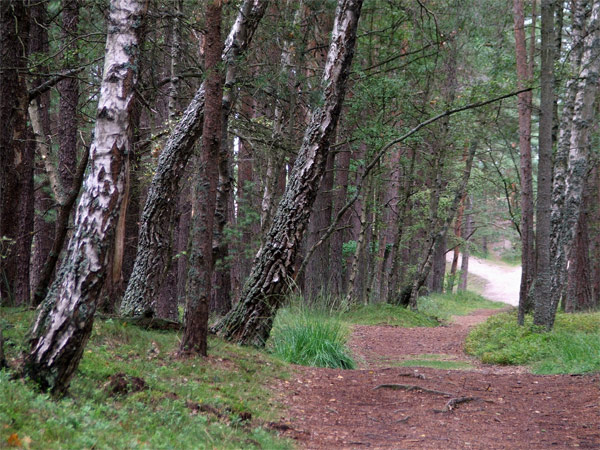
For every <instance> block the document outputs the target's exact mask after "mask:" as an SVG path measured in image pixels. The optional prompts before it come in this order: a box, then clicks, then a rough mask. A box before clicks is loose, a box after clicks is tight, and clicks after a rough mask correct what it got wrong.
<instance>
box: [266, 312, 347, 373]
mask: <svg viewBox="0 0 600 450" xmlns="http://www.w3.org/2000/svg"><path fill="white" fill-rule="evenodd" d="M348 334H349V329H348V327H347V326H346V325H345V324H344V323H342V321H341V320H340V319H339V318H338V317H336V316H335V315H332V314H327V313H325V312H323V311H319V310H309V309H307V308H297V307H290V308H286V309H283V310H281V311H280V312H279V313H278V314H277V317H276V319H275V323H274V324H273V330H272V332H271V339H270V341H269V342H268V348H269V349H271V350H272V352H273V353H274V354H275V355H276V356H278V357H279V358H281V359H283V360H284V361H287V362H290V363H294V364H300V365H303V366H313V367H330V368H339V369H354V367H355V366H356V364H355V362H354V360H353V359H352V356H351V355H350V351H349V350H348V348H347V347H346V340H347V339H348Z"/></svg>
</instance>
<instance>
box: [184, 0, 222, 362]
mask: <svg viewBox="0 0 600 450" xmlns="http://www.w3.org/2000/svg"><path fill="white" fill-rule="evenodd" d="M221 9H222V8H221V0H212V1H210V2H209V3H208V5H207V6H206V33H205V41H204V44H205V47H204V60H205V70H206V73H207V74H208V75H207V77H206V81H205V82H204V83H205V85H206V94H205V95H206V100H205V106H204V113H205V114H204V124H203V126H202V154H201V157H200V167H199V170H198V173H197V175H196V176H197V177H198V180H197V181H196V184H195V186H194V187H195V195H194V197H195V198H194V200H195V202H196V207H197V211H196V214H194V216H193V217H192V228H191V237H190V242H191V245H190V256H189V261H188V263H189V272H188V280H187V293H186V305H185V315H184V328H183V336H182V338H181V344H180V346H179V352H180V354H183V355H196V354H199V355H202V356H207V354H208V353H207V334H208V307H209V302H210V294H211V288H212V276H213V267H214V264H213V263H214V261H213V227H214V224H215V206H216V201H217V185H218V183H219V154H220V153H221V139H222V138H223V135H222V116H221V99H222V97H223V75H222V73H221V70H220V68H219V64H220V62H221V52H222V49H223V44H222V42H221Z"/></svg>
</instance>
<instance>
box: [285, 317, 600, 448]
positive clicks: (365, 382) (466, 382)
mask: <svg viewBox="0 0 600 450" xmlns="http://www.w3.org/2000/svg"><path fill="white" fill-rule="evenodd" d="M492 313H493V311H477V312H475V313H474V314H472V315H470V316H467V317H463V318H459V319H458V320H457V321H456V322H455V323H454V324H453V325H452V326H449V327H440V328H409V329H407V328H394V327H380V326H375V327H368V326H357V327H355V329H354V333H353V336H352V339H351V343H350V345H351V348H352V350H353V352H354V354H355V355H356V356H357V358H358V359H360V360H361V369H359V370H345V371H342V370H332V369H315V368H307V367H296V368H295V372H294V375H293V376H292V378H291V379H290V380H288V381H285V382H282V383H281V384H280V386H278V392H279V394H278V395H280V397H281V399H282V400H283V402H284V403H285V404H286V405H287V406H288V408H289V409H288V411H289V414H288V417H287V418H286V419H284V420H282V422H281V423H280V424H278V426H276V428H278V429H281V430H284V431H283V434H284V435H286V436H289V437H293V438H294V439H296V440H297V443H298V446H299V447H301V448H309V449H342V448H343V449H362V448H368V449H563V448H589V449H591V448H594V449H598V448H600V389H599V386H600V375H598V374H596V375H592V376H568V375H562V376H535V375H531V374H529V373H527V371H526V370H525V369H523V368H520V367H516V368H515V367H503V366H488V365H481V364H479V363H477V362H475V361H473V360H471V359H469V358H468V357H467V356H465V354H464V352H463V342H464V338H465V336H466V334H467V332H468V329H469V327H470V326H472V325H474V324H475V323H478V322H480V321H482V320H485V319H486V318H487V317H488V316H489V315H490V314H492ZM415 359H417V360H423V359H428V360H430V361H431V360H442V361H444V362H443V363H441V364H445V365H446V367H448V365H452V366H453V367H464V368H466V369H467V370H448V369H447V368H445V369H433V368H422V367H419V368H416V367H399V365H400V364H406V363H407V360H415ZM399 385H404V388H400V387H399ZM410 386H416V388H411V387H410ZM406 389H411V390H406ZM453 399H461V400H464V402H463V403H458V404H456V405H455V406H451V403H452V402H451V401H452V400H453ZM455 401H457V400H455Z"/></svg>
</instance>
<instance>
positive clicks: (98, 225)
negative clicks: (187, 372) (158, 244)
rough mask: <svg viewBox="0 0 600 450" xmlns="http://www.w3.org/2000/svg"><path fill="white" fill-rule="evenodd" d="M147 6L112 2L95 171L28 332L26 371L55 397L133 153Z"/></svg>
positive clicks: (93, 301)
mask: <svg viewBox="0 0 600 450" xmlns="http://www.w3.org/2000/svg"><path fill="white" fill-rule="evenodd" d="M145 6H146V5H145V3H143V2H136V1H133V0H113V1H112V2H111V5H110V15H109V19H108V21H109V22H108V34H107V41H106V52H105V63H104V74H103V78H102V85H101V94H100V98H99V102H98V110H97V117H96V128H95V132H94V140H93V142H92V146H91V150H90V155H91V158H90V159H91V163H90V170H89V172H88V175H87V177H86V182H85V188H84V190H83V193H82V195H81V198H80V200H79V203H78V207H77V216H76V219H75V231H74V234H73V237H72V238H71V240H70V242H69V247H68V251H67V255H66V257H65V261H64V263H63V266H62V267H61V270H60V273H59V274H58V276H57V279H56V281H55V282H54V284H53V287H52V290H51V292H50V293H49V294H48V296H47V297H46V299H45V300H44V302H43V303H42V305H41V306H40V308H39V309H38V315H37V318H36V320H35V322H34V324H33V327H32V330H31V332H30V340H29V342H30V346H31V350H30V352H29V354H28V355H27V356H26V359H25V364H24V373H25V375H26V376H28V377H29V378H30V379H32V380H34V381H35V382H36V383H37V384H38V385H39V386H40V387H41V388H42V389H43V390H49V391H51V392H52V393H53V394H55V395H62V394H64V393H65V392H66V390H67V389H68V386H69V383H70V380H71V377H72V376H73V374H74V372H75V370H76V369H77V366H78V365H79V361H80V360H81V356H82V354H83V350H84V347H85V344H86V343H87V340H88V339H89V336H90V334H91V331H92V325H93V321H94V313H95V310H96V306H97V299H98V295H99V293H100V289H101V286H102V282H103V280H104V278H105V275H106V273H105V272H106V257H107V255H108V252H109V248H110V246H111V245H112V241H113V238H114V228H115V223H116V220H117V218H118V212H119V209H120V203H121V200H122V197H123V187H124V178H125V171H124V169H125V159H126V158H127V155H128V153H129V152H130V151H131V139H132V130H131V127H130V123H129V122H130V111H131V108H132V103H133V99H134V89H135V85H136V82H137V77H138V74H137V72H136V70H135V68H136V67H137V62H138V61H137V56H138V52H139V33H140V31H141V25H142V23H143V16H144V13H145Z"/></svg>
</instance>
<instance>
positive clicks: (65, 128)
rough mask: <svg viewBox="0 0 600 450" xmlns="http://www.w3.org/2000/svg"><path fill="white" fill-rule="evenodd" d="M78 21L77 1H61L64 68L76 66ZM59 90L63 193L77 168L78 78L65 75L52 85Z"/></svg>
mask: <svg viewBox="0 0 600 450" xmlns="http://www.w3.org/2000/svg"><path fill="white" fill-rule="evenodd" d="M78 23H79V2H78V1H77V0H62V27H61V34H62V36H61V37H62V40H63V42H65V43H66V44H67V45H66V46H65V48H64V54H63V58H62V59H63V64H64V66H65V68H69V67H75V66H76V65H77V59H78V57H77V55H78V49H77V42H78V40H77V39H76V38H77V35H78V33H77V27H78ZM56 87H57V89H58V92H59V98H60V100H59V110H58V111H59V112H58V145H59V148H58V174H59V177H60V182H61V183H60V184H61V187H62V189H63V192H64V193H66V192H70V191H71V190H72V189H73V188H74V185H73V179H74V177H75V171H76V167H77V130H78V128H79V127H78V119H77V106H78V104H79V81H78V80H77V78H75V77H71V78H65V79H64V80H62V81H60V82H59V83H58V85H57V86H56Z"/></svg>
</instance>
